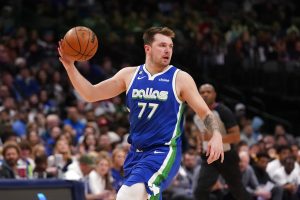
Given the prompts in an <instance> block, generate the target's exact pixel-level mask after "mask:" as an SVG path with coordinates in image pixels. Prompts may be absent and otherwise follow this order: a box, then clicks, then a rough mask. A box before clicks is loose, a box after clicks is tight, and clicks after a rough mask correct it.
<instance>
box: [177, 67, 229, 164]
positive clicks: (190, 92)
mask: <svg viewBox="0 0 300 200" xmlns="http://www.w3.org/2000/svg"><path fill="white" fill-rule="evenodd" d="M176 85H177V86H176V90H177V91H178V92H177V93H179V97H180V98H181V99H182V100H183V101H186V102H187V104H189V106H190V107H191V108H192V109H193V110H194V111H195V112H196V113H197V114H198V115H199V117H200V118H201V119H202V120H203V122H204V125H205V126H206V128H207V130H208V131H209V132H211V133H212V135H213V136H212V138H211V139H210V140H209V142H208V149H207V154H206V155H207V156H209V157H208V159H207V162H208V164H210V163H212V162H214V161H215V160H218V159H219V158H220V157H221V162H223V160H224V151H223V142H222V135H221V132H220V128H219V125H218V121H217V120H216V118H215V116H214V115H213V113H212V112H211V111H210V109H209V108H208V106H207V104H206V103H205V101H204V100H203V98H202V97H201V95H200V94H199V92H198V90H197V87H196V84H195V81H194V80H193V78H192V77H191V76H190V75H189V74H188V73H186V72H183V71H180V72H179V73H178V75H177V78H176Z"/></svg>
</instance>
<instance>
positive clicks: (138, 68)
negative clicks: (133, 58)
mask: <svg viewBox="0 0 300 200" xmlns="http://www.w3.org/2000/svg"><path fill="white" fill-rule="evenodd" d="M140 68H141V66H138V67H137V68H136V69H135V72H134V74H133V77H132V79H131V81H130V84H129V86H128V88H127V90H126V95H127V93H128V91H129V90H130V88H131V85H132V83H133V81H134V79H135V77H136V75H137V73H138V71H139V70H140Z"/></svg>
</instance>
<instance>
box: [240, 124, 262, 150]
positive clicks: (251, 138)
mask: <svg viewBox="0 0 300 200" xmlns="http://www.w3.org/2000/svg"><path fill="white" fill-rule="evenodd" d="M241 140H242V141H245V142H246V143H247V144H248V146H251V145H253V144H255V143H256V142H257V141H258V139H257V137H256V136H255V133H254V131H253V127H252V125H251V124H246V125H245V126H244V128H243V130H242V131H241Z"/></svg>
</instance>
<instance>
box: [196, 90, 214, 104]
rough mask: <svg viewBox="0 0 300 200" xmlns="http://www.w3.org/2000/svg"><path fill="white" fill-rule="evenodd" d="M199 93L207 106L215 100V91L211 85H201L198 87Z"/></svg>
mask: <svg viewBox="0 0 300 200" xmlns="http://www.w3.org/2000/svg"><path fill="white" fill-rule="evenodd" d="M199 92H200V95H201V96H202V98H203V99H204V101H205V102H206V104H207V105H208V106H210V105H212V104H213V103H214V102H215V100H216V92H215V90H214V89H213V88H212V87H209V86H202V87H200V89H199Z"/></svg>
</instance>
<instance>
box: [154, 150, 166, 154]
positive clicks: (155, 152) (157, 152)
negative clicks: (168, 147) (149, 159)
mask: <svg viewBox="0 0 300 200" xmlns="http://www.w3.org/2000/svg"><path fill="white" fill-rule="evenodd" d="M153 153H154V154H159V153H165V152H163V151H156V150H155V151H154V152H153Z"/></svg>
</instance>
